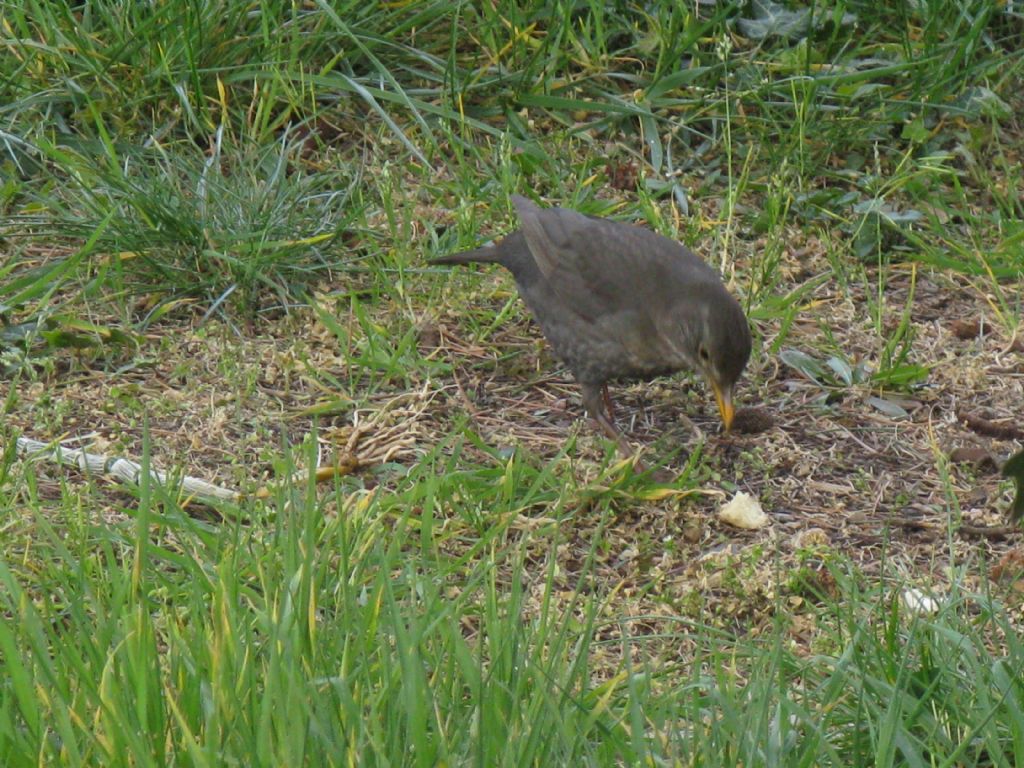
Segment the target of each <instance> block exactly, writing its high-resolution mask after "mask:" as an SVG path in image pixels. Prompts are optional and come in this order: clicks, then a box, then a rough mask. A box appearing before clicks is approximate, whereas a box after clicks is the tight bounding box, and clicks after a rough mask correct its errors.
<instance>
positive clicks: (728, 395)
mask: <svg viewBox="0 0 1024 768" xmlns="http://www.w3.org/2000/svg"><path fill="white" fill-rule="evenodd" d="M711 388H712V389H713V390H714V391H715V400H716V401H717V402H718V412H719V413H720V414H722V423H723V424H725V431H726V432H728V431H729V429H730V428H731V427H732V417H733V416H735V415H736V410H735V409H734V408H733V407H732V387H722V386H721V385H720V384H717V383H716V382H711Z"/></svg>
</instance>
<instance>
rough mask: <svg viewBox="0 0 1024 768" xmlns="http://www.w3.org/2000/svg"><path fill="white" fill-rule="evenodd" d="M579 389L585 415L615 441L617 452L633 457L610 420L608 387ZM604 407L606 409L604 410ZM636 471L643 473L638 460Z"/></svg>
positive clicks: (630, 449) (628, 445) (632, 452)
mask: <svg viewBox="0 0 1024 768" xmlns="http://www.w3.org/2000/svg"><path fill="white" fill-rule="evenodd" d="M580 388H581V389H582V394H583V407H584V408H586V409H587V413H589V414H590V416H591V418H592V419H593V420H594V421H596V422H597V426H599V427H600V428H601V431H602V432H604V433H605V435H606V436H608V437H610V438H611V439H612V440H614V441H615V444H616V445H617V446H618V447H619V452H620V453H621V454H622V455H623V456H633V455H634V454H635V451H634V450H633V448H632V447H631V446H630V444H629V443H628V442H627V441H626V438H625V437H624V436H623V434H622V433H621V432H620V431H619V430H618V428H617V427H616V426H615V422H613V421H612V419H611V407H610V406H611V398H609V397H608V387H607V386H606V385H604V384H602V385H601V386H600V387H598V386H597V385H596V384H581V385H580ZM605 406H608V407H607V408H606V407H605ZM636 469H637V471H638V472H643V471H645V469H644V467H643V465H642V464H641V463H640V461H639V460H637V462H636Z"/></svg>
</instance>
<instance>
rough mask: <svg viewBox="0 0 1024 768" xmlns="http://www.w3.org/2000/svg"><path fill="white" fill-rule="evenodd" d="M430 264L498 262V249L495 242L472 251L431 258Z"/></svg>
mask: <svg viewBox="0 0 1024 768" xmlns="http://www.w3.org/2000/svg"><path fill="white" fill-rule="evenodd" d="M427 263H428V264H497V263H498V249H497V247H495V246H494V244H490V245H484V246H482V247H480V248H474V249H473V250H471V251H462V252H460V253H452V254H449V255H448V256H439V257H438V258H436V259H431V260H430V261H429V262H427Z"/></svg>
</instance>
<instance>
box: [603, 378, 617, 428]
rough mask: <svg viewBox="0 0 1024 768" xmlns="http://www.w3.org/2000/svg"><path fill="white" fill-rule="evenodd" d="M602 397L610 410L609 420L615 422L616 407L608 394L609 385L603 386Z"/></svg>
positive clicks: (605, 405)
mask: <svg viewBox="0 0 1024 768" xmlns="http://www.w3.org/2000/svg"><path fill="white" fill-rule="evenodd" d="M601 397H602V399H603V400H604V407H605V408H607V409H608V418H609V419H611V420H612V422H613V423H614V421H615V406H614V405H612V396H611V395H609V394H608V385H607V384H602V385H601Z"/></svg>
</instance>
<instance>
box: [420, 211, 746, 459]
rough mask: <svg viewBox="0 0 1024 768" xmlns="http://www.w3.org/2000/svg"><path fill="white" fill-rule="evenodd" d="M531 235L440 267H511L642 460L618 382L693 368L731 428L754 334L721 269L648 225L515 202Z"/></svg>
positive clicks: (612, 430) (573, 367)
mask: <svg viewBox="0 0 1024 768" xmlns="http://www.w3.org/2000/svg"><path fill="white" fill-rule="evenodd" d="M511 201H512V204H513V205H514V206H515V209H516V213H517V214H518V216H519V221H520V224H521V226H520V228H519V229H518V230H516V231H514V232H512V233H511V234H509V235H507V236H506V237H505V238H504V239H502V240H500V241H498V242H496V243H491V244H488V245H485V246H483V247H480V248H475V249H473V250H469V251H463V252H460V253H454V254H450V255H447V256H441V257H438V258H434V259H431V260H430V261H429V263H430V264H432V265H464V264H473V263H476V264H500V265H501V266H502V267H504V268H505V269H507V270H508V271H509V272H511V273H512V277H513V278H514V279H515V282H516V286H517V287H518V289H519V294H520V296H521V297H522V299H523V301H524V302H525V303H526V305H527V307H528V308H529V309H530V311H531V313H532V314H533V316H534V319H535V320H536V322H537V323H538V324H539V325H540V328H541V331H542V332H543V334H544V336H545V338H546V339H547V341H548V343H549V344H550V346H551V348H552V350H553V351H554V353H555V355H556V356H557V357H558V358H559V359H560V360H561V361H562V362H563V363H564V364H565V365H566V366H567V367H568V368H569V370H570V371H571V372H572V375H573V377H574V378H575V379H576V381H577V382H578V383H579V386H580V391H581V395H582V400H583V405H584V407H585V408H586V410H587V412H588V413H589V414H590V416H591V418H593V419H594V421H595V422H596V423H597V425H598V427H600V429H601V431H602V432H603V433H604V434H605V435H606V436H607V437H609V438H610V439H612V440H614V441H615V442H616V444H617V445H618V447H619V449H620V450H621V451H622V452H623V453H624V454H626V455H629V454H630V453H632V451H631V449H630V447H629V444H628V443H627V442H626V440H625V438H624V436H623V434H622V433H621V432H620V431H619V429H618V428H617V427H616V426H615V422H614V412H613V408H612V402H611V398H610V396H609V394H608V387H607V385H608V382H611V381H630V380H649V379H652V378H655V377H658V376H663V375H668V374H671V373H675V372H677V371H680V370H684V369H688V370H691V371H695V372H697V373H699V374H700V375H701V376H702V377H703V378H704V380H705V381H706V382H707V384H708V385H709V386H710V388H711V390H712V392H713V393H714V396H715V400H716V402H717V404H718V411H719V413H720V415H721V419H722V422H723V424H724V426H725V429H726V431H728V430H729V429H730V427H731V426H732V422H733V418H734V415H735V412H736V411H735V406H734V404H733V395H734V391H735V388H736V383H737V381H738V380H739V378H740V376H741V375H742V373H743V369H744V368H745V367H746V365H747V361H748V359H749V358H750V349H751V336H750V327H749V325H748V322H747V318H746V315H745V314H744V313H743V309H742V307H741V306H740V304H739V302H738V301H737V300H736V299H735V298H734V297H733V295H732V294H731V293H729V291H728V290H727V289H726V287H725V285H724V284H723V283H722V280H721V278H720V277H719V275H718V273H717V272H716V271H715V270H714V269H713V268H712V267H710V266H709V265H708V264H706V263H705V262H704V261H703V260H701V258H700V257H698V256H697V255H696V254H694V253H693V252H692V251H690V250H689V249H688V248H686V247H684V246H683V245H681V244H680V243H678V242H676V241H675V240H672V239H670V238H668V237H665V236H663V235H660V234H658V233H656V232H653V231H651V230H649V229H646V228H643V227H640V226H634V225H632V224H627V223H624V222H619V221H613V220H611V219H605V218H599V217H594V216H586V215H584V214H581V213H579V212H577V211H574V210H571V209H567V208H559V207H549V208H541V207H540V206H538V205H536V204H534V203H533V202H532V201H530V200H528V199H527V198H525V197H521V196H519V195H512V196H511Z"/></svg>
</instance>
